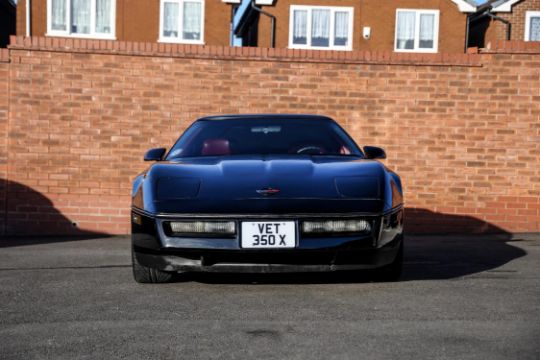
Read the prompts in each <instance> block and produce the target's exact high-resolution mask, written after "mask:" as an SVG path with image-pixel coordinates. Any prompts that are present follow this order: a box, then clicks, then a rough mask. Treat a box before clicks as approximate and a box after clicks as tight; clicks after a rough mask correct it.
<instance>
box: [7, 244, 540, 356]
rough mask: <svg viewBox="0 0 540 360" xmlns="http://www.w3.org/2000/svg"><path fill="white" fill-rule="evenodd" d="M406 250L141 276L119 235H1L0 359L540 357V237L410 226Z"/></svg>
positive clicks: (126, 245) (127, 246) (127, 245)
mask: <svg viewBox="0 0 540 360" xmlns="http://www.w3.org/2000/svg"><path fill="white" fill-rule="evenodd" d="M405 261H406V266H405V276H404V279H403V281H400V282H397V283H371V282H369V280H368V278H367V277H366V275H365V274H358V273H354V274H333V275H317V274H312V275H272V276H260V275H258V276H238V275H229V276H223V275H219V276H218V275H212V276H210V275H205V276H202V275H199V276H191V277H188V278H185V279H184V280H185V281H184V282H177V283H173V284H165V285H139V284H136V283H135V282H134V281H133V279H132V276H131V268H130V255H129V240H128V238H126V237H115V238H96V239H78V240H75V239H65V238H64V239H55V238H41V239H0V359H3V360H7V359H76V358H80V359H120V358H122V359H123V358H127V359H139V358H140V359H389V358H395V359H490V360H492V359H540V235H522V236H513V237H512V236H509V235H499V236H483V237H480V236H476V237H472V236H469V237H459V236H423V237H413V236H409V237H408V238H407V247H406V251H405Z"/></svg>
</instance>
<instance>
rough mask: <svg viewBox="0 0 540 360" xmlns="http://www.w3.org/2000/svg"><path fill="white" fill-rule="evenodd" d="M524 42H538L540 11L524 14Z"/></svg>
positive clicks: (539, 39) (539, 37) (539, 35)
mask: <svg viewBox="0 0 540 360" xmlns="http://www.w3.org/2000/svg"><path fill="white" fill-rule="evenodd" d="M525 41H540V11H527V13H526V14H525Z"/></svg>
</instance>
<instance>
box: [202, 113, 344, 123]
mask: <svg viewBox="0 0 540 360" xmlns="http://www.w3.org/2000/svg"><path fill="white" fill-rule="evenodd" d="M283 119H287V120H324V121H332V122H334V120H333V119H332V118H329V117H328V116H322V115H310V114H237V115H216V116H205V117H202V118H200V119H197V121H221V120H283Z"/></svg>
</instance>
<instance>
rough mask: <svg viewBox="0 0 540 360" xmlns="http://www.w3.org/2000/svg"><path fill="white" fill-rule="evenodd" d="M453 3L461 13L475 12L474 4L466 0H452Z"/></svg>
mask: <svg viewBox="0 0 540 360" xmlns="http://www.w3.org/2000/svg"><path fill="white" fill-rule="evenodd" d="M452 2H453V3H454V4H456V5H457V7H458V9H459V11H461V12H463V13H474V12H476V8H477V7H476V5H473V4H472V3H470V2H468V1H466V0H452Z"/></svg>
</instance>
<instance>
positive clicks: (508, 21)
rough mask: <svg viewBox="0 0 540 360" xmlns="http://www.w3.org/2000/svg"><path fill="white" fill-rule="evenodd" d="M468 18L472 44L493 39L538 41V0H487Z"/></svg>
mask: <svg viewBox="0 0 540 360" xmlns="http://www.w3.org/2000/svg"><path fill="white" fill-rule="evenodd" d="M471 21H472V25H471V34H472V37H471V41H475V42H476V43H472V44H471V45H474V46H479V47H484V46H485V45H487V44H488V43H490V42H492V41H494V40H524V41H540V0H491V1H489V2H488V3H486V4H485V5H484V6H482V7H480V8H479V10H478V14H477V15H476V16H475V17H474V18H473V19H472V20H471Z"/></svg>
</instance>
